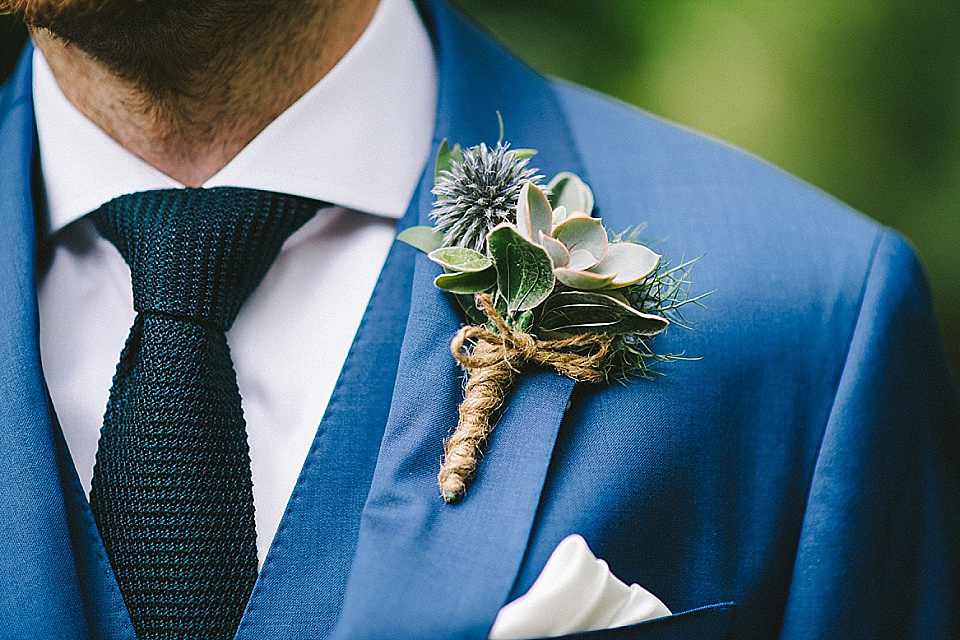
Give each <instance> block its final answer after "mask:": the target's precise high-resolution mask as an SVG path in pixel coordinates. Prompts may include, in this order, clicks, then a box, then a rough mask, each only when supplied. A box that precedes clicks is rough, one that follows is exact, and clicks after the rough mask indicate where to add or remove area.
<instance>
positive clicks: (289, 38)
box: [32, 0, 378, 186]
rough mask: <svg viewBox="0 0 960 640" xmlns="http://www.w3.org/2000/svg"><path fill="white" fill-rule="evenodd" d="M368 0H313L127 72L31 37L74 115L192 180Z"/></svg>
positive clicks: (274, 104) (335, 55)
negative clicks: (145, 69)
mask: <svg viewBox="0 0 960 640" xmlns="http://www.w3.org/2000/svg"><path fill="white" fill-rule="evenodd" d="M377 2H378V0H353V1H351V2H320V4H323V5H324V6H323V7H318V6H313V7H312V10H310V11H298V12H293V11H291V12H287V13H286V15H285V16H282V17H284V18H286V19H284V20H282V21H281V20H277V19H274V22H275V24H274V25H268V26H270V27H271V28H268V29H265V28H264V22H265V21H258V22H257V23H256V32H253V31H251V32H250V33H240V32H237V34H236V37H233V38H229V39H223V44H222V45H218V46H216V47H214V48H212V50H210V49H211V48H210V47H204V48H205V49H207V50H205V51H203V50H202V49H201V51H202V53H201V54H200V55H193V56H191V57H188V59H186V60H177V61H170V60H163V61H162V62H163V63H164V64H163V65H162V69H166V70H169V73H164V72H163V71H162V70H161V72H160V73H157V72H156V69H154V70H153V72H152V73H150V74H141V73H136V72H131V70H130V68H126V67H125V66H124V65H123V64H122V63H120V64H118V63H114V64H111V63H110V62H108V61H106V60H105V58H103V57H95V56H94V55H91V54H90V53H87V52H86V51H84V50H82V49H81V48H79V47H78V46H76V45H74V44H72V43H71V42H70V41H67V40H64V39H62V38H59V37H57V36H54V35H53V34H51V33H50V32H49V31H45V30H34V32H33V34H32V36H33V39H34V42H35V43H36V45H37V46H38V47H39V48H40V50H41V51H42V52H43V55H44V57H45V58H46V59H47V61H48V62H49V64H50V67H51V69H52V70H53V74H54V76H55V77H56V79H57V83H58V84H59V85H60V88H61V90H62V91H63V92H64V94H65V95H66V97H67V99H69V100H70V102H72V103H73V104H74V105H75V106H76V107H77V108H78V109H79V110H80V111H81V112H82V113H83V114H84V115H86V116H87V117H88V118H90V120H92V121H93V122H94V123H95V124H96V125H97V126H99V127H100V128H101V129H103V130H104V131H105V132H106V133H107V134H109V135H110V136H111V137H112V138H113V139H114V140H116V141H117V142H118V143H119V144H120V145H122V146H123V147H124V148H126V149H127V150H129V151H131V152H132V153H134V154H136V155H137V156H139V157H140V158H142V159H143V160H144V161H146V162H147V163H149V164H150V165H152V166H153V167H155V168H157V169H159V170H160V171H162V172H163V173H165V174H167V175H169V176H170V177H171V178H174V179H175V180H177V181H178V182H180V183H181V184H184V185H186V186H200V185H202V184H203V183H204V182H206V181H207V180H208V179H209V178H211V177H212V176H213V175H214V174H216V173H217V172H218V171H219V170H220V169H222V168H223V167H224V166H225V165H226V164H227V163H228V162H229V161H230V160H231V159H232V158H233V157H234V156H236V155H237V153H239V152H240V150H241V149H243V147H245V146H246V145H247V144H248V143H249V142H250V141H251V140H252V139H253V138H254V137H255V136H256V135H257V134H258V133H260V132H261V131H262V130H263V129H264V127H266V126H267V125H268V124H269V123H270V122H272V121H273V120H274V119H275V118H276V117H277V116H279V115H280V114H281V113H283V111H284V110H286V109H287V108H288V107H289V106H290V105H291V104H293V103H294V102H296V100H297V99H298V98H300V97H301V96H302V95H303V94H304V93H306V91H307V90H308V89H310V87H312V86H313V85H314V84H316V83H317V81H319V80H320V79H321V78H322V77H323V76H324V75H326V73H327V72H328V71H330V69H331V68H333V66H334V65H335V64H336V63H337V62H338V61H339V60H340V58H342V57H343V55H344V54H345V53H346V52H347V51H348V50H349V49H350V47H351V46H353V44H354V43H355V42H356V41H357V39H358V38H359V37H360V34H361V33H363V30H364V29H365V28H366V26H367V24H369V22H370V19H371V18H372V17H373V12H374V10H375V9H376V5H377ZM303 4H312V3H309V2H307V3H303ZM313 4H315V3H313ZM277 13H282V12H277ZM274 15H275V16H276V13H275V14H274ZM171 62H172V63H171Z"/></svg>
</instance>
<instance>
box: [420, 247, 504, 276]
mask: <svg viewBox="0 0 960 640" xmlns="http://www.w3.org/2000/svg"><path fill="white" fill-rule="evenodd" d="M427 257H428V258H430V259H431V260H433V261H434V262H436V263H437V264H438V265H440V266H441V267H443V268H444V269H449V270H451V271H459V272H461V273H476V272H477V271H483V270H484V269H488V268H490V267H491V266H492V265H493V261H491V260H490V258H488V257H487V256H485V255H483V254H482V253H480V252H479V251H474V250H473V249H467V248H466V247H441V248H440V249H434V250H433V251H431V252H430V253H429V254H427Z"/></svg>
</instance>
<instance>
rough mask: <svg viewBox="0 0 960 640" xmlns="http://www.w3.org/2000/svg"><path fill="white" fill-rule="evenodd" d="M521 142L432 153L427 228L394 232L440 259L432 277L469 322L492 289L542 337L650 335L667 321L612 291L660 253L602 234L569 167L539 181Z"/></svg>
mask: <svg viewBox="0 0 960 640" xmlns="http://www.w3.org/2000/svg"><path fill="white" fill-rule="evenodd" d="M532 153H533V152H532V151H529V150H523V149H520V150H510V149H508V147H507V145H505V144H502V143H498V144H497V145H496V146H495V147H494V148H493V149H490V148H488V147H487V146H486V145H483V144H480V145H478V146H476V147H472V148H470V149H467V150H466V151H461V150H460V148H459V146H456V147H454V148H453V149H451V148H450V147H448V146H447V145H446V143H444V144H443V145H441V148H440V152H439V153H438V155H437V173H436V183H435V187H434V193H435V194H436V195H437V200H436V203H435V205H434V210H433V212H432V213H431V215H432V217H433V219H434V220H435V221H436V226H434V227H432V228H431V227H411V228H409V229H406V230H404V231H403V232H402V233H401V234H400V235H399V239H400V240H402V241H404V242H406V243H408V244H410V245H412V246H414V247H416V248H418V249H420V250H421V251H423V252H425V253H426V254H427V256H428V257H429V258H430V260H432V261H433V262H435V263H437V264H439V265H440V266H442V267H443V269H444V273H442V274H440V275H438V276H437V277H436V279H435V280H434V284H435V285H436V286H437V287H439V288H440V289H443V290H445V291H449V292H450V293H453V294H455V295H456V297H457V300H458V301H459V302H460V305H461V306H462V307H463V309H464V312H465V313H466V314H467V317H468V319H469V320H470V321H471V322H475V323H477V324H484V323H485V321H486V318H485V317H484V315H483V314H482V313H481V312H480V311H479V309H478V308H477V306H476V304H475V300H474V295H475V294H478V293H485V292H492V293H493V298H494V303H495V305H496V307H497V309H498V312H500V314H501V316H502V317H503V319H504V321H505V322H506V323H507V324H508V326H510V327H512V328H513V329H515V330H520V331H532V332H534V333H536V334H537V335H540V336H550V335H556V334H571V333H590V332H602V333H608V334H613V335H627V334H632V335H635V336H651V335H655V334H657V333H659V332H661V331H663V330H664V329H665V328H666V327H667V325H668V324H669V322H668V320H667V319H666V318H664V317H663V316H661V315H657V314H652V313H646V312H644V311H643V310H641V309H638V308H636V307H634V306H633V305H632V304H631V302H630V300H628V298H627V297H625V296H624V295H622V294H621V293H620V292H619V291H618V289H620V288H624V287H626V288H625V289H624V291H626V292H628V293H629V292H631V291H632V288H631V287H630V286H631V285H634V284H637V283H640V282H642V281H643V280H644V279H645V278H647V277H653V275H652V274H655V273H656V268H657V265H658V264H659V262H660V256H659V255H658V254H657V253H655V252H653V251H651V250H650V249H648V248H647V247H644V246H642V245H639V244H635V243H632V242H623V241H620V240H618V239H615V240H614V241H613V242H611V241H610V239H609V238H608V235H607V231H606V229H604V227H603V223H602V222H601V220H600V219H599V218H593V217H591V215H590V214H591V213H592V211H593V204H594V200H593V193H592V192H591V190H590V187H588V186H587V185H586V184H584V182H583V181H582V180H581V179H580V178H579V177H578V176H577V175H576V174H573V173H569V172H563V173H560V174H558V175H557V176H556V177H555V178H554V179H553V180H551V181H550V183H549V184H548V185H547V186H546V187H545V188H541V187H540V186H539V185H538V184H537V182H538V180H539V179H540V176H537V175H536V170H534V169H529V168H527V166H526V165H527V159H528V158H529V157H530V155H532Z"/></svg>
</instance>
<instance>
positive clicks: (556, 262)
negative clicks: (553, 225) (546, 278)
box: [539, 231, 570, 268]
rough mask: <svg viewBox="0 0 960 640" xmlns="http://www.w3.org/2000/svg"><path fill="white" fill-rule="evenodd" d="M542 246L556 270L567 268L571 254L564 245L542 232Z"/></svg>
mask: <svg viewBox="0 0 960 640" xmlns="http://www.w3.org/2000/svg"><path fill="white" fill-rule="evenodd" d="M539 240H540V246H541V247H543V248H544V249H546V251H547V255H549V256H550V262H552V263H553V266H554V268H557V267H566V266H567V265H568V264H569V262H570V252H569V251H567V248H566V247H565V246H563V243H562V242H560V241H559V240H557V239H556V238H554V237H552V236H548V235H546V234H544V233H543V231H541V232H540V238H539Z"/></svg>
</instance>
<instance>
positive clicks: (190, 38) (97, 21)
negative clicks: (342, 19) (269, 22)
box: [0, 0, 290, 85]
mask: <svg viewBox="0 0 960 640" xmlns="http://www.w3.org/2000/svg"><path fill="white" fill-rule="evenodd" d="M283 4H290V3H289V2H275V1H272V0H0V12H2V13H9V14H12V15H13V16H15V17H17V18H19V19H21V20H23V21H24V22H25V23H26V24H27V25H29V26H30V27H31V28H34V29H45V30H47V31H49V32H51V33H53V34H54V35H56V36H57V37H59V38H61V39H62V40H64V41H66V42H69V43H70V44H71V45H73V46H76V47H77V48H78V49H80V50H82V51H84V52H85V53H87V54H89V55H91V56H92V57H94V58H95V59H97V60H99V61H101V62H103V63H104V64H106V65H107V66H108V67H110V68H111V69H113V70H114V71H115V72H117V73H119V74H120V75H121V76H125V77H127V78H129V79H131V80H136V81H139V82H141V83H144V84H148V85H150V84H154V81H161V80H163V81H169V80H170V79H171V75H172V76H174V77H175V76H177V75H178V71H180V70H185V69H188V68H191V67H193V66H195V64H196V63H198V62H201V61H204V60H209V59H211V58H212V57H215V56H217V54H218V53H220V52H222V51H224V50H225V48H229V47H230V46H232V45H233V44H235V43H236V41H237V40H238V39H240V38H241V37H242V35H241V34H244V33H248V32H249V31H250V30H251V29H255V28H256V27H255V26H256V25H257V24H258V23H261V22H263V21H264V18H265V17H267V16H270V15H271V13H274V14H275V12H276V11H277V10H278V9H277V6H278V5H283Z"/></svg>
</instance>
